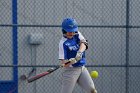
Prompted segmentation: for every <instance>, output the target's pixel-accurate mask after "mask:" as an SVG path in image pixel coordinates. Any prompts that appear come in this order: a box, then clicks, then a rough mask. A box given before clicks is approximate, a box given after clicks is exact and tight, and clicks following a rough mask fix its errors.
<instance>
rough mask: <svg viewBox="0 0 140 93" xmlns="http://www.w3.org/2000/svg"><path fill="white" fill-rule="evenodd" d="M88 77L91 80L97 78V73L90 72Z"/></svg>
mask: <svg viewBox="0 0 140 93" xmlns="http://www.w3.org/2000/svg"><path fill="white" fill-rule="evenodd" d="M90 76H91V77H92V78H98V76H99V75H98V72H97V71H91V72H90Z"/></svg>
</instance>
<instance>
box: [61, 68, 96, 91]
mask: <svg viewBox="0 0 140 93" xmlns="http://www.w3.org/2000/svg"><path fill="white" fill-rule="evenodd" d="M63 70H64V71H63V72H62V89H61V93H72V91H73V89H74V86H75V84H76V83H78V84H79V85H80V86H81V87H82V88H83V89H85V90H86V91H87V93H97V91H96V89H95V86H94V83H93V80H92V78H91V77H90V74H89V72H88V70H87V68H86V67H85V66H82V67H67V68H63Z"/></svg>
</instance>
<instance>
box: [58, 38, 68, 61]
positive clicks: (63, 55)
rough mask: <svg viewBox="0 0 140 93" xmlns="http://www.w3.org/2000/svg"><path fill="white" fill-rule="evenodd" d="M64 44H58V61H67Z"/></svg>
mask: <svg viewBox="0 0 140 93" xmlns="http://www.w3.org/2000/svg"><path fill="white" fill-rule="evenodd" d="M66 51H67V50H66V47H65V45H64V42H62V41H60V43H59V59H67V52H66Z"/></svg>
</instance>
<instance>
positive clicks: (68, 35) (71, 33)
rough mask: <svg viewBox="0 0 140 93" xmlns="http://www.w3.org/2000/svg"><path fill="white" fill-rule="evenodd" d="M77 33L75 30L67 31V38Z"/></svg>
mask: <svg viewBox="0 0 140 93" xmlns="http://www.w3.org/2000/svg"><path fill="white" fill-rule="evenodd" d="M74 35H75V32H67V33H66V36H67V38H72V37H73V36H74Z"/></svg>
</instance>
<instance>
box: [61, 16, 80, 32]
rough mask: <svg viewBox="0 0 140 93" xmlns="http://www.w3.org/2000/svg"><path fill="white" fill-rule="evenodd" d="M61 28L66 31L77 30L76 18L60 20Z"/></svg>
mask: <svg viewBox="0 0 140 93" xmlns="http://www.w3.org/2000/svg"><path fill="white" fill-rule="evenodd" d="M62 29H64V30H65V31H66V32H77V31H78V25H77V22H76V20H75V19H73V18H66V19H64V20H63V22H62Z"/></svg>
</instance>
